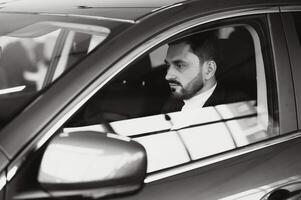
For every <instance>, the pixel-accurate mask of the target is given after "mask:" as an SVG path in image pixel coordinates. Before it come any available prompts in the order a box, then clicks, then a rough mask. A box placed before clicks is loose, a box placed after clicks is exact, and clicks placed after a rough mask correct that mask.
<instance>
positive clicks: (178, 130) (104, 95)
mask: <svg viewBox="0 0 301 200" xmlns="http://www.w3.org/2000/svg"><path fill="white" fill-rule="evenodd" d="M208 34H210V35H211V36H212V35H213V36H214V38H215V40H216V44H217V45H216V47H217V49H215V50H216V52H217V54H218V55H219V61H218V62H216V63H217V71H216V73H215V76H216V81H217V84H215V86H214V87H212V88H213V92H212V93H211V96H210V97H209V100H211V101H210V103H208V102H205V103H204V105H203V106H199V107H193V108H192V109H183V105H185V103H186V102H185V101H183V102H182V103H179V101H173V100H171V97H172V96H173V89H172V87H174V88H176V89H177V88H178V87H181V85H180V83H179V84H178V83H176V82H171V84H170V82H169V81H168V75H167V74H168V73H169V72H168V71H169V70H170V66H168V65H172V64H173V62H174V61H170V60H171V59H169V58H168V55H169V53H168V51H170V50H169V47H170V46H171V42H173V41H176V42H177V40H180V39H183V38H184V39H185V38H189V37H195V36H197V37H200V38H203V39H205V41H206V37H207V35H208ZM266 43H267V41H266V37H265V35H264V33H262V32H261V30H260V28H258V26H256V25H255V26H253V25H249V24H243V23H237V24H236V23H235V24H230V25H229V24H227V25H221V26H218V27H213V28H210V29H205V30H198V31H194V32H189V33H187V34H186V35H185V34H182V35H181V36H180V37H176V38H172V39H170V40H169V41H168V42H165V43H163V44H162V45H160V46H159V47H157V48H155V49H154V50H153V51H151V52H149V53H148V54H146V55H144V56H143V57H141V58H139V59H138V60H136V61H135V62H134V63H132V64H131V65H130V66H128V67H127V68H126V69H125V70H123V71H122V72H121V73H120V74H118V75H117V76H116V77H115V78H114V79H113V80H111V81H110V82H109V83H108V84H107V85H106V86H105V87H104V88H102V89H101V90H100V91H99V92H98V93H97V94H96V95H95V96H94V97H93V98H92V99H91V100H90V101H89V102H88V103H87V104H86V105H85V106H84V107H83V108H82V109H81V111H80V112H78V113H77V115H76V116H75V117H74V118H73V119H72V120H71V122H69V124H68V125H67V126H66V127H65V129H64V131H65V132H70V131H77V130H95V131H99V132H105V127H104V126H103V122H104V121H105V122H109V125H110V126H111V128H112V130H113V131H114V132H115V133H116V134H119V135H122V136H127V137H131V138H133V139H135V140H136V141H138V142H140V143H141V144H142V145H144V147H145V148H146V151H147V156H148V172H150V173H151V172H155V171H158V170H164V169H169V168H171V167H174V166H179V165H183V164H185V163H189V162H193V161H195V160H198V159H203V158H207V157H210V156H213V155H216V154H220V153H223V152H228V151H230V150H233V149H236V148H239V147H242V146H246V145H249V144H252V143H255V142H259V141H262V140H265V139H268V138H270V137H273V136H275V135H277V134H278V133H277V128H276V126H277V123H276V120H275V118H274V111H273V110H270V108H271V103H272V99H270V100H269V99H268V98H267V94H268V92H269V91H268V90H269V89H268V88H270V87H267V85H268V84H273V82H268V81H267V80H266V77H267V73H266V72H267V69H268V68H270V67H271V63H270V62H269V59H267V55H269V54H268V53H267V51H268V48H267V47H266V45H267V44H266ZM175 63H179V62H178V61H176V62H175ZM175 65H176V64H175ZM180 67H181V66H179V68H180ZM184 67H185V66H184ZM180 70H181V69H179V70H178V71H180ZM175 73H176V72H175ZM175 80H176V79H175ZM174 85H176V86H174ZM176 89H175V90H176ZM218 91H221V94H222V95H220V94H218V95H216V94H215V93H216V92H218ZM214 95H216V97H215V99H214V100H212V99H211V97H212V96H214ZM209 100H208V99H207V101H209Z"/></svg>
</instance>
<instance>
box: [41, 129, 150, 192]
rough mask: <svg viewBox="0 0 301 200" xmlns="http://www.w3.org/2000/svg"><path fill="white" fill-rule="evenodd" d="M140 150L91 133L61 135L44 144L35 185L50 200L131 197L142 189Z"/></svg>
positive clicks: (142, 151) (143, 156)
mask: <svg viewBox="0 0 301 200" xmlns="http://www.w3.org/2000/svg"><path fill="white" fill-rule="evenodd" d="M146 168H147V159H146V151H145V149H144V147H143V146H142V145H141V144H139V143H137V142H135V141H133V140H131V139H130V138H127V137H123V136H118V135H114V134H104V133H99V132H94V131H81V132H71V133H62V134H60V135H58V136H56V137H55V138H54V139H52V140H51V142H50V143H49V144H48V146H47V148H46V150H45V153H44V155H43V158H42V161H41V165H40V169H39V174H38V182H39V183H40V184H41V185H42V187H43V189H45V190H46V191H47V192H48V193H49V194H50V195H51V196H53V197H71V196H84V197H89V198H100V197H104V196H111V195H118V194H126V193H132V192H135V191H137V190H139V189H140V188H141V187H142V186H143V182H144V178H145V176H146Z"/></svg>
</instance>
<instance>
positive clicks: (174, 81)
mask: <svg viewBox="0 0 301 200" xmlns="http://www.w3.org/2000/svg"><path fill="white" fill-rule="evenodd" d="M167 82H168V83H169V84H170V83H171V84H177V85H180V86H181V85H182V84H181V83H180V82H178V81H177V80H174V79H169V80H167Z"/></svg>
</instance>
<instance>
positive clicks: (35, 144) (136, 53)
mask: <svg viewBox="0 0 301 200" xmlns="http://www.w3.org/2000/svg"><path fill="white" fill-rule="evenodd" d="M279 12H280V9H279V7H275V6H273V7H261V8H253V9H240V10H235V11H227V12H223V13H218V14H212V15H208V16H204V17H201V18H197V19H194V20H191V21H189V22H186V23H183V24H181V25H178V26H176V27H173V28H171V29H169V30H167V31H165V32H164V33H161V34H159V35H158V36H156V37H154V38H152V39H150V40H149V41H147V42H146V43H144V44H142V45H141V46H139V47H138V48H136V49H135V50H133V51H132V52H130V53H129V54H127V55H126V56H125V57H123V58H122V59H121V60H120V61H118V62H117V63H116V64H115V65H114V66H113V67H111V68H110V69H109V70H107V72H106V73H105V74H103V75H102V76H101V77H100V78H99V79H97V80H96V81H95V82H94V83H92V84H91V85H90V87H89V88H88V89H87V90H86V91H90V93H89V94H88V95H86V94H84V93H82V94H80V95H79V97H78V98H77V101H78V102H76V103H70V104H69V105H68V106H67V108H66V109H65V111H64V114H62V115H63V116H61V117H57V119H54V120H56V121H52V122H51V123H49V124H48V126H47V127H46V128H44V130H41V132H40V133H39V135H38V136H37V137H36V139H34V140H33V141H32V142H31V143H30V144H29V145H28V146H27V148H25V149H24V150H23V152H22V153H21V154H19V155H18V156H17V157H16V158H15V159H14V161H13V162H12V164H11V165H10V167H9V169H11V168H12V167H13V166H14V164H15V163H19V162H20V161H21V162H23V161H25V158H26V156H27V155H28V154H29V153H30V152H32V151H36V150H38V149H39V148H40V147H41V146H42V145H43V144H44V143H45V142H46V141H47V140H48V139H49V138H50V137H52V136H53V135H54V134H55V133H56V132H57V131H58V129H59V128H60V127H61V126H62V125H63V124H64V123H65V122H66V121H67V120H68V119H69V118H70V117H71V116H72V115H73V114H74V113H75V112H76V111H77V110H79V109H80V108H81V107H82V106H83V105H84V104H85V103H86V102H87V101H88V100H89V99H90V98H91V97H92V96H93V95H94V94H95V93H96V92H98V91H99V90H100V89H101V88H102V87H103V86H104V85H105V84H106V83H107V82H109V81H110V80H111V79H112V78H113V77H115V75H116V74H118V73H119V72H120V71H122V70H123V69H124V68H126V67H127V66H128V65H129V64H131V63H132V62H133V61H134V60H135V59H137V58H138V57H140V56H141V55H143V54H144V53H146V52H147V51H148V50H150V49H151V48H153V47H154V46H156V45H158V44H160V43H161V42H163V41H165V40H166V39H168V38H170V37H173V36H175V35H177V34H179V33H181V32H184V31H186V30H188V29H190V28H193V27H196V26H199V25H202V24H206V23H209V22H214V21H218V20H222V19H228V18H232V17H240V16H246V15H256V14H267V13H279ZM300 135H301V134H298V135H297V136H296V137H300ZM296 137H294V138H296ZM284 138H287V136H285V137H284ZM289 138H291V137H289ZM288 140H289V139H283V141H282V140H281V141H279V142H276V143H275V142H274V143H273V142H271V141H264V142H263V144H261V145H260V147H258V146H253V145H251V146H247V147H246V148H247V150H246V149H245V148H243V149H244V150H233V151H234V152H231V155H233V156H232V157H234V156H237V155H241V154H244V153H248V152H252V151H256V150H258V149H262V148H264V147H268V146H272V145H274V144H278V143H281V142H284V141H288ZM272 141H274V140H272ZM236 151H238V152H237V153H236ZM229 158H231V156H230V155H228V154H222V155H220V156H217V157H213V158H212V159H210V161H209V160H206V159H205V160H200V161H198V162H197V164H196V163H190V165H187V166H189V167H188V168H183V167H179V169H177V170H176V171H175V170H173V171H172V172H171V173H168V172H160V173H158V174H153V175H150V176H148V177H147V178H146V179H145V182H146V183H149V182H153V181H157V180H160V179H162V178H166V177H169V176H173V175H176V174H178V173H183V172H185V171H187V170H191V169H193V168H197V167H201V166H205V165H208V164H212V163H215V162H219V161H222V160H226V159H229ZM190 168H191V169H190ZM15 174H16V173H15ZM169 174H170V175H169ZM12 178H13V177H12ZM12 178H11V179H12Z"/></svg>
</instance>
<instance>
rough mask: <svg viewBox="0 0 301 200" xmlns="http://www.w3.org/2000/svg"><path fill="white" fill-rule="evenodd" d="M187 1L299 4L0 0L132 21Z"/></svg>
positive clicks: (251, 2) (23, 8) (7, 5)
mask: <svg viewBox="0 0 301 200" xmlns="http://www.w3.org/2000/svg"><path fill="white" fill-rule="evenodd" d="M189 2H194V3H196V2H197V3H196V5H199V6H200V12H202V11H203V12H207V11H214V10H219V9H227V8H235V7H247V6H265V5H269V6H270V5H275V6H276V5H295V4H300V0H260V1H258V0H239V1H237V0H0V12H19V13H34V14H49V15H66V16H77V17H80V16H82V17H89V18H95V19H106V18H108V19H115V20H120V21H122V20H123V21H125V22H126V21H128V22H131V20H132V22H134V21H136V20H138V19H140V18H142V17H144V16H147V15H149V14H151V13H152V12H153V11H155V10H156V11H157V10H160V9H162V8H168V7H173V6H175V5H177V4H179V3H184V4H185V3H189Z"/></svg>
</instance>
